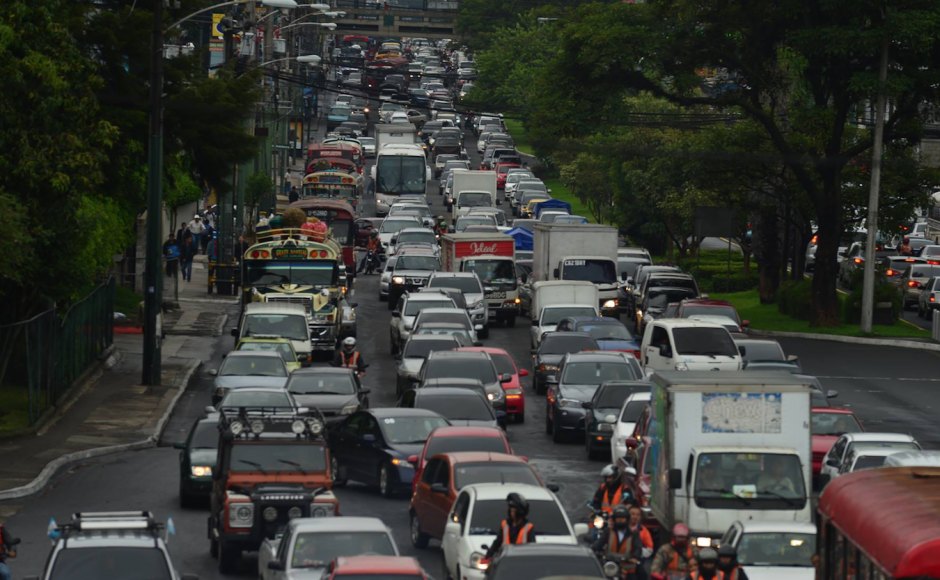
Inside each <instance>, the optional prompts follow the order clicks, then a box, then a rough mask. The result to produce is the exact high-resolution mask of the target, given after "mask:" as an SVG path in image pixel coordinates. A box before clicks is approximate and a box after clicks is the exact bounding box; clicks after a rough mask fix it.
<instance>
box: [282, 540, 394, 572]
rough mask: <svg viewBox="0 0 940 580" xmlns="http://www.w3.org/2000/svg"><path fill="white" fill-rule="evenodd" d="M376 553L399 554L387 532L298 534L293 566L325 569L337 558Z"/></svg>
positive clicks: (380, 554) (383, 554)
mask: <svg viewBox="0 0 940 580" xmlns="http://www.w3.org/2000/svg"><path fill="white" fill-rule="evenodd" d="M360 554H376V555H379V556H397V555H398V554H397V553H396V551H395V547H394V546H393V545H392V542H391V540H390V538H389V537H388V535H387V534H385V533H384V532H336V531H330V532H318V533H308V534H299V535H298V536H297V542H296V543H295V544H294V553H293V554H292V555H291V567H292V568H324V567H326V565H327V564H328V563H329V562H332V561H333V560H334V559H335V558H340V557H342V556H358V555H360Z"/></svg>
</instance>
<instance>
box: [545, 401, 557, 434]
mask: <svg viewBox="0 0 940 580" xmlns="http://www.w3.org/2000/svg"><path fill="white" fill-rule="evenodd" d="M554 432H555V426H554V425H553V424H552V408H551V407H549V408H548V410H547V411H545V434H546V435H551V434H552V433H554Z"/></svg>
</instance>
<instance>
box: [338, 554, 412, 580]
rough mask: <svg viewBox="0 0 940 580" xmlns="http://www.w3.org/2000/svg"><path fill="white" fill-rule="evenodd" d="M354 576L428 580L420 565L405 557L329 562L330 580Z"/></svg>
mask: <svg viewBox="0 0 940 580" xmlns="http://www.w3.org/2000/svg"><path fill="white" fill-rule="evenodd" d="M349 576H354V577H355V578H356V579H357V580H361V579H362V578H369V579H370V580H429V578H428V575H427V574H425V573H424V569H423V568H421V564H418V561H417V560H415V559H414V558H409V557H406V556H342V557H340V558H336V559H335V560H333V561H332V562H330V565H329V567H328V568H327V569H326V577H327V578H329V579H330V580H336V579H337V578H343V577H349Z"/></svg>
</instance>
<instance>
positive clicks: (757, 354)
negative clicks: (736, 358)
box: [744, 341, 786, 362]
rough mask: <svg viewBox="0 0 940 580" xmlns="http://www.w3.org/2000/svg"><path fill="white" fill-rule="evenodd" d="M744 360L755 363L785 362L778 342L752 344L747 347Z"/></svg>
mask: <svg viewBox="0 0 940 580" xmlns="http://www.w3.org/2000/svg"><path fill="white" fill-rule="evenodd" d="M746 347H747V348H746V349H745V352H744V360H746V361H748V362H753V361H784V360H786V357H785V356H783V350H782V349H781V348H780V345H779V344H778V343H777V342H771V341H766V342H765V341H760V342H757V341H755V342H750V343H748V344H747V345H746Z"/></svg>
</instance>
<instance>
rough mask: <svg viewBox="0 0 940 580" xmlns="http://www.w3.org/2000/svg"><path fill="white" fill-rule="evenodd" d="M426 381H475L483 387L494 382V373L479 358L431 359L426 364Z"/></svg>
mask: <svg viewBox="0 0 940 580" xmlns="http://www.w3.org/2000/svg"><path fill="white" fill-rule="evenodd" d="M427 367H428V368H427V371H425V376H424V378H426V379H477V380H478V381H480V382H481V383H483V384H484V385H485V384H487V383H495V382H496V372H495V371H494V370H493V365H492V364H490V362H489V361H487V360H486V359H484V358H482V357H480V358H476V357H474V358H472V359H455V358H451V357H446V358H437V359H431V360H429V361H428V362H427Z"/></svg>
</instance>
